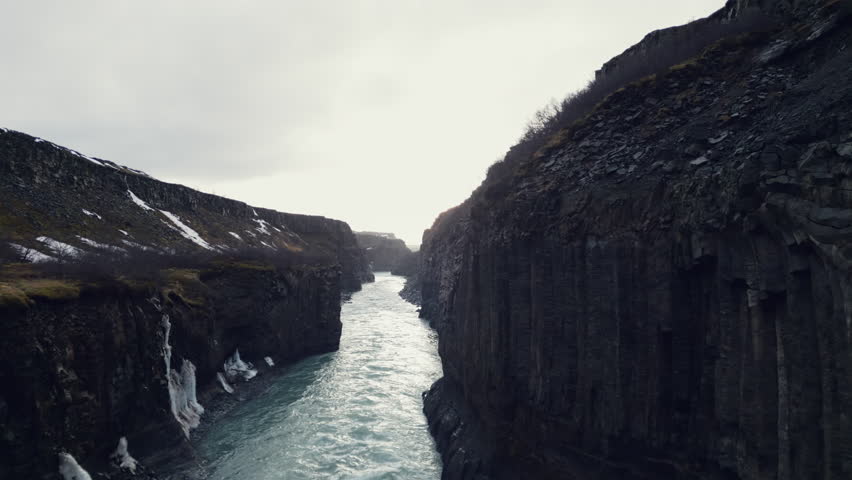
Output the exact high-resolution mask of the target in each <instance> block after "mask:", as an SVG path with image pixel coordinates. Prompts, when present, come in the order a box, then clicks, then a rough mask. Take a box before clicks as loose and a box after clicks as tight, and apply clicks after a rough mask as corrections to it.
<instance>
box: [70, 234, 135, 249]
mask: <svg viewBox="0 0 852 480" xmlns="http://www.w3.org/2000/svg"><path fill="white" fill-rule="evenodd" d="M77 238H79V239H80V241H81V242H83V243H85V244H86V245H88V246H90V247H94V248H98V249H100V250H109V251H110V252H126V251H127V250H125V249H123V248H121V247H115V246H112V245H107V244H105V243H98V242H96V241H94V240H90V239H88V238H86V237H81V236H79V235H77Z"/></svg>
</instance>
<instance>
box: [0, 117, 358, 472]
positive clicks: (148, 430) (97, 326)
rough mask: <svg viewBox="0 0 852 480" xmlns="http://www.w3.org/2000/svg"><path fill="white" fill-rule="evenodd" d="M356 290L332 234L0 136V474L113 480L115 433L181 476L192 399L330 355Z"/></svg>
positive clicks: (348, 254)
mask: <svg viewBox="0 0 852 480" xmlns="http://www.w3.org/2000/svg"><path fill="white" fill-rule="evenodd" d="M372 278H373V276H372V273H371V272H370V270H369V265H368V263H367V260H366V257H365V256H364V253H363V251H362V249H361V248H360V247H359V245H358V243H357V241H356V239H355V235H354V234H353V233H352V231H351V229H350V228H349V226H348V225H347V224H346V223H344V222H341V221H338V220H332V219H327V218H323V217H318V216H306V215H296V214H289V213H281V212H277V211H274V210H268V209H262V208H255V207H251V206H249V205H246V204H245V203H242V202H239V201H235V200H230V199H227V198H222V197H219V196H216V195H210V194H206V193H202V192H198V191H195V190H192V189H190V188H187V187H184V186H181V185H174V184H168V183H165V182H161V181H158V180H156V179H153V178H151V177H149V176H148V175H146V174H145V173H143V172H140V171H138V170H134V169H131V168H128V167H124V166H121V165H118V164H116V163H113V162H110V161H107V160H102V159H97V158H92V157H88V156H85V155H83V154H81V153H79V152H76V151H73V150H70V149H68V148H65V147H62V146H59V145H55V144H53V143H51V142H48V141H46V140H43V139H39V138H35V137H32V136H29V135H26V134H23V133H20V132H15V131H10V130H6V129H0V319H2V321H3V334H2V335H0V478H4V479H5V478H28V479H29V478H32V479H37V478H44V479H54V478H57V468H58V466H59V463H60V462H59V459H60V456H59V453H67V454H70V455H72V456H73V458H75V459H76V461H77V462H79V464H80V465H81V466H82V467H83V468H85V469H86V470H88V471H89V472H90V473H91V474H92V475H93V476H96V475H97V474H101V473H104V472H107V473H109V474H110V475H112V477H111V478H124V477H123V476H122V475H126V474H128V473H129V472H123V473H122V472H116V471H115V468H112V467H110V466H109V465H108V459H109V457H110V454H111V453H112V452H113V450H114V449H115V448H116V446H117V445H118V443H119V439H120V438H121V437H126V438H127V440H128V441H129V448H130V454H131V455H133V456H134V457H135V458H136V459H138V460H140V461H141V462H142V464H143V465H146V466H148V467H153V469H154V470H160V467H169V466H172V465H174V464H175V462H184V463H188V464H192V463H193V462H196V461H197V460H198V459H197V458H196V457H195V454H194V453H193V450H192V448H191V446H190V444H189V442H188V438H189V437H190V436H191V435H192V434H193V432H194V429H195V427H196V426H197V425H198V424H199V421H200V422H201V423H203V422H205V421H206V420H205V419H206V418H209V415H208V416H207V417H205V415H204V413H203V411H204V408H203V407H204V403H206V402H207V401H208V400H210V401H211V402H214V403H215V401H214V400H215V399H216V397H217V396H221V395H229V394H228V393H226V389H236V390H237V393H236V394H237V395H238V394H239V389H240V385H238V383H239V378H240V377H241V376H242V377H250V376H251V375H253V374H255V373H256V372H255V370H260V372H261V374H263V373H264V370H266V369H268V368H269V367H271V365H269V363H278V364H285V363H286V362H289V361H294V360H297V359H300V358H303V357H305V356H307V355H311V354H317V353H323V352H328V351H332V350H336V349H337V347H338V344H339V341H340V332H341V323H340V301H341V296H342V295H343V294H345V293H347V292H351V291H353V290H358V289H360V288H361V283H362V282H365V281H371V280H372ZM237 351H239V354H240V358H241V359H242V360H245V361H250V362H253V363H254V365H255V366H254V368H253V369H250V368H249V367H248V365H247V364H245V363H242V362H240V361H237V357H236V356H235V355H236V353H237ZM266 357H269V360H270V362H269V363H268V362H267V361H266ZM226 364H227V365H230V368H231V369H232V370H233V371H229V368H228V367H227V366H226ZM252 372H255V373H252ZM219 375H223V378H225V379H226V384H227V388H226V387H225V386H224V385H223V384H222V383H220V381H219V379H218V376H219ZM207 406H208V407H209V406H210V404H208V405H207ZM63 458H70V457H63ZM96 478H99V477H96ZM138 478H143V477H138ZM144 478H147V477H144Z"/></svg>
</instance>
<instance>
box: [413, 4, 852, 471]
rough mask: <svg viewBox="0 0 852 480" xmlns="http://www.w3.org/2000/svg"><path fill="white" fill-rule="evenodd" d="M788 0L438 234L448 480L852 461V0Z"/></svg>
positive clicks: (829, 467)
mask: <svg viewBox="0 0 852 480" xmlns="http://www.w3.org/2000/svg"><path fill="white" fill-rule="evenodd" d="M739 3H743V2H729V3H728V5H727V6H726V8H727V9H731V8H734V7H736V6H737V5H738V4H739ZM782 3H783V4H784V6H790V5H795V6H796V8H797V9H798V10H795V11H793V14H795V16H791V17H787V18H786V20H785V22H784V25H783V27H782V28H780V29H778V30H775V31H773V32H772V33H771V34H761V35H746V36H740V37H736V38H732V39H728V40H726V41H723V42H721V43H719V44H716V45H714V46H712V47H711V48H710V49H708V50H706V51H705V52H704V53H703V54H702V55H701V56H699V57H697V58H695V59H692V60H690V61H688V62H686V63H684V64H681V65H677V66H674V67H672V68H671V69H670V70H669V71H667V72H665V73H663V74H659V75H656V76H653V77H649V78H646V79H643V80H642V81H639V82H636V83H633V84H631V85H629V86H627V87H625V88H623V89H621V90H619V91H617V92H615V93H613V94H612V95H611V96H610V97H608V98H607V99H606V100H605V101H604V102H602V103H601V104H599V105H598V107H596V109H595V110H594V111H593V112H591V114H590V115H588V116H587V117H586V118H584V119H583V120H581V121H579V122H577V123H576V124H575V125H573V126H572V127H571V128H569V129H566V130H563V131H561V132H559V133H558V134H557V135H556V136H554V137H553V138H552V139H550V141H549V142H548V144H547V145H546V146H545V147H544V148H543V149H541V150H540V151H539V152H538V153H536V154H535V155H533V156H532V157H530V158H527V159H525V160H524V161H523V162H521V163H519V164H518V165H514V166H513V168H512V169H511V171H510V173H509V174H508V175H506V176H505V177H502V178H490V179H488V180H486V182H485V183H484V184H483V187H481V188H480V189H478V190H477V191H476V192H474V194H473V195H472V196H471V198H470V199H469V200H468V201H466V202H465V203H464V204H462V205H460V206H459V207H456V208H455V209H453V210H450V211H448V212H446V213H444V214H442V215H441V217H439V218H438V219H437V220H436V222H435V224H434V225H433V226H432V228H431V229H430V230H428V231H427V232H426V233H425V234H424V238H423V246H422V249H421V253H422V264H421V266H422V272H421V282H422V296H423V311H422V313H423V315H424V316H425V317H426V318H428V319H429V320H430V321H431V322H432V323H433V325H434V326H435V327H436V328H437V330H438V332H439V336H440V354H441V358H442V362H443V366H444V375H445V377H444V378H443V379H442V380H440V381H439V382H438V383H436V384H435V386H434V387H433V388H432V390H431V391H430V392H428V393H427V394H425V397H424V398H425V410H426V413H427V416H428V417H429V421H430V428H431V430H432V432H433V435H434V436H435V437H436V440H437V442H438V447H439V450H441V453H442V455H443V459H444V478H447V479H456V478H500V477H505V478H649V479H650V478H653V479H660V478H672V479H674V478H678V479H680V478H684V479H685V478H694V479H698V478H701V479H705V478H707V479H710V478H713V479H716V478H730V479H749V480H757V479H770V478H777V479H804V478H822V479H846V478H850V477H852V425H850V416H852V387H850V383H849V382H848V378H849V375H850V371H852V345H850V339H851V338H852V327H850V318H852V303H850V302H852V278H850V261H852V250H850V248H852V244H850V240H852V197H850V196H849V191H850V183H852V70H850V65H852V48H850V47H852V45H850V43H852V26H850V20H849V18H850V17H849V16H848V13H849V12H850V9H849V5H847V4H846V3H845V2H822V1H820V2H813V1H812V2H762V3H761V5H763V6H765V8H774V7H775V6H777V4H782ZM787 13H789V12H787ZM844 15H845V16H844ZM628 53H629V52H628ZM615 63H617V62H615ZM519 472H523V474H520V473H519Z"/></svg>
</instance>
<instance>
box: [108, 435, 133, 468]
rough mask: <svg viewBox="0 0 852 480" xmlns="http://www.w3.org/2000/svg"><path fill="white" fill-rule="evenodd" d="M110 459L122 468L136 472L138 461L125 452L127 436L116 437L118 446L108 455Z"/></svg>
mask: <svg viewBox="0 0 852 480" xmlns="http://www.w3.org/2000/svg"><path fill="white" fill-rule="evenodd" d="M109 458H110V460H112V461H113V463H115V465H116V466H117V467H118V468H120V469H122V470H129V471H130V473H136V465H137V464H138V462H137V461H136V459H135V458H133V457H131V456H130V453H128V452H127V438H126V437H121V438H119V439H118V446H117V447H115V451H114V452H112V455H110V456H109Z"/></svg>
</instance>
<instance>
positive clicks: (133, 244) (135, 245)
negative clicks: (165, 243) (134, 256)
mask: <svg viewBox="0 0 852 480" xmlns="http://www.w3.org/2000/svg"><path fill="white" fill-rule="evenodd" d="M119 231H120V230H119ZM121 243H123V244H125V245H127V246H128V247H130V248H136V249H139V250H142V251H144V252H154V251H156V249H155V248H151V247H146V246H145V245H141V244H139V243H136V242H131V241H130V240H122V241H121Z"/></svg>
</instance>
